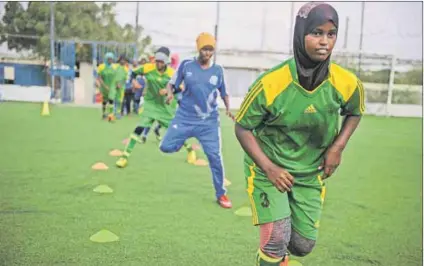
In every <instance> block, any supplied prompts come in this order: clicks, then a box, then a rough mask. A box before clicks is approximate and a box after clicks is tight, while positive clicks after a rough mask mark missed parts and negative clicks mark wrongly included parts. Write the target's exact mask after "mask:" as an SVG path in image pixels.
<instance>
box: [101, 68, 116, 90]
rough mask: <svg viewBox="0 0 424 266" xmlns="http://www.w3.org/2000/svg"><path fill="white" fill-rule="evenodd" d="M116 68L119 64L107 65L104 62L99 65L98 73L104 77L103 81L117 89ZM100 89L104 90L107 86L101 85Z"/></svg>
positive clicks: (111, 87) (110, 87)
mask: <svg viewBox="0 0 424 266" xmlns="http://www.w3.org/2000/svg"><path fill="white" fill-rule="evenodd" d="M116 70H117V66H116V65H115V64H112V65H110V66H106V64H104V63H103V64H100V65H99V66H98V67H97V75H99V76H100V77H101V78H102V80H103V82H104V83H105V85H106V86H108V87H109V89H115V82H116V80H115V78H116ZM100 89H101V90H102V91H104V90H105V89H106V88H104V87H103V86H101V87H100Z"/></svg>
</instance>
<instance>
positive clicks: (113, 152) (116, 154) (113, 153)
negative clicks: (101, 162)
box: [109, 149, 122, 157]
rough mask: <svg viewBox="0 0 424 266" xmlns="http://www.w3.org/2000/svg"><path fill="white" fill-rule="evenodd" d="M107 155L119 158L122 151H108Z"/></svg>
mask: <svg viewBox="0 0 424 266" xmlns="http://www.w3.org/2000/svg"><path fill="white" fill-rule="evenodd" d="M109 155H110V156H116V157H119V156H122V151H120V150H116V149H115V150H112V151H110V152H109Z"/></svg>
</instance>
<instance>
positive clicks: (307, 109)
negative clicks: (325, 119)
mask: <svg viewBox="0 0 424 266" xmlns="http://www.w3.org/2000/svg"><path fill="white" fill-rule="evenodd" d="M316 112H317V110H316V109H315V107H314V105H313V104H311V105H309V106H308V108H306V109H305V114H313V113H316Z"/></svg>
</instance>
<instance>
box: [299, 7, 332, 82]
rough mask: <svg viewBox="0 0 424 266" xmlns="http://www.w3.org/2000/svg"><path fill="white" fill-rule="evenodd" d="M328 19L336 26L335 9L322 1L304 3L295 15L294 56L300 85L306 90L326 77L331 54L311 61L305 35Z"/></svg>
mask: <svg viewBox="0 0 424 266" xmlns="http://www.w3.org/2000/svg"><path fill="white" fill-rule="evenodd" d="M328 21H331V22H333V24H334V26H335V27H336V28H338V26H339V17H338V15H337V11H336V10H335V9H334V8H333V7H332V6H330V5H329V4H326V3H322V2H311V3H307V4H305V5H304V6H302V7H301V8H300V10H299V12H298V14H297V16H296V24H295V27H294V38H293V51H294V58H295V61H296V68H297V75H298V78H299V82H300V85H302V87H303V88H305V89H307V90H313V89H315V88H316V87H317V86H319V85H320V84H321V83H322V82H323V81H324V80H325V79H326V78H327V76H328V71H329V70H328V67H329V65H330V56H331V55H330V56H329V57H328V58H327V59H326V60H325V61H322V62H315V61H313V60H312V59H311V58H310V57H309V56H308V54H307V53H306V50H305V36H306V35H308V34H309V33H311V32H312V31H313V30H314V29H315V28H316V27H318V26H320V25H322V24H325V23H326V22H328Z"/></svg>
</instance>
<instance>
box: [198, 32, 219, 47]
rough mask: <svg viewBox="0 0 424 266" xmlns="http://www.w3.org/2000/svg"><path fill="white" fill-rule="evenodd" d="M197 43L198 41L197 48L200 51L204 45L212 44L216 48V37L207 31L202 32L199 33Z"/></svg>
mask: <svg viewBox="0 0 424 266" xmlns="http://www.w3.org/2000/svg"><path fill="white" fill-rule="evenodd" d="M196 43H197V50H198V51H200V49H202V48H203V47H205V46H207V45H210V46H212V47H213V48H214V49H215V43H216V41H215V37H213V36H212V35H211V34H209V33H207V32H202V33H200V34H199V36H197V39H196Z"/></svg>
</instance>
